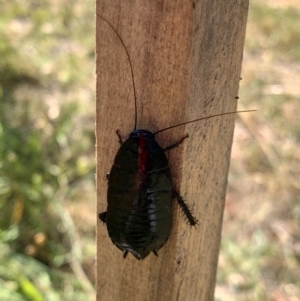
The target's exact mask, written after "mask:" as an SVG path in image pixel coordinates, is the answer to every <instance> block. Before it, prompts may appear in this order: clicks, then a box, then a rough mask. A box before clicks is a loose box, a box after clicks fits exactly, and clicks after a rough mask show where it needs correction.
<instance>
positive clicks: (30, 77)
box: [0, 0, 95, 301]
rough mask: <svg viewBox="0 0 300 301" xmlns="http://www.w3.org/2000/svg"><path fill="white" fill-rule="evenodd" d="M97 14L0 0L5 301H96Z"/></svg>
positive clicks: (77, 7)
mask: <svg viewBox="0 0 300 301" xmlns="http://www.w3.org/2000/svg"><path fill="white" fill-rule="evenodd" d="M93 16H94V2H92V1H88V3H86V2H85V3H84V4H82V3H81V2H79V1H77V2H76V1H73V2H72V5H70V3H69V1H57V2H55V1H54V2H53V1H42V2H41V1H27V2H24V1H17V0H13V1H9V2H3V1H1V15H0V41H1V42H0V57H1V60H0V122H1V123H0V167H1V168H0V300H3V301H5V300H33V301H35V300H92V299H93V296H94V289H93V284H92V282H93V276H91V277H90V280H89V279H88V277H87V275H88V274H89V273H90V275H93V268H94V267H93V258H94V255H95V246H94V227H93V223H94V214H85V211H86V209H81V208H82V207H87V208H91V207H92V206H94V204H93V202H94V200H93V198H94V174H95V160H94V145H95V135H94V109H93V108H94V21H93V20H94V17H93ZM87 20H88V22H87ZM86 33H88V34H86ZM76 206H77V207H76ZM74 207H75V208H77V209H79V208H80V210H81V215H77V216H76V214H71V212H72V208H74ZM90 211H91V210H90ZM86 219H92V220H91V222H90V223H89V224H90V225H89V227H87V226H85V227H81V228H80V227H77V225H76V224H77V223H80V222H82V221H84V220H86ZM85 223H86V222H85ZM75 225H76V226H75ZM79 228H80V232H81V233H84V234H85V237H84V238H83V239H81V238H80V237H81V236H80V235H79V233H78V229H79ZM83 240H84V243H83V242H81V241H83ZM85 269H87V271H85Z"/></svg>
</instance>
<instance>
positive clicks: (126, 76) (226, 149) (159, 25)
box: [96, 0, 248, 301]
mask: <svg viewBox="0 0 300 301" xmlns="http://www.w3.org/2000/svg"><path fill="white" fill-rule="evenodd" d="M247 11H248V1H247V0H228V1H222V0H201V1H200V0H196V1H191V0H180V1H174V0H165V1H163V0H133V1H121V0H119V1H118V0H99V1H98V2H97V14H100V15H102V16H104V17H105V18H106V19H107V20H109V21H110V22H111V24H112V25H113V26H114V27H115V29H116V30H117V31H118V33H119V34H120V35H121V37H122V38H123V40H124V42H125V44H126V47H127V49H128V52H129V54H130V57H131V61H132V65H133V70H134V77H135V81H136V90H137V99H138V108H137V110H138V128H144V129H148V130H150V131H156V130H158V129H161V128H164V127H167V126H169V125H173V124H176V123H179V122H183V121H187V120H192V119H195V118H197V117H202V116H208V115H212V114H217V113H221V112H228V111H234V110H235V109H236V99H235V97H236V96H237V95H238V86H239V79H240V73H241V62H242V53H243V45H244V37H245V29H246V20H247ZM96 18H97V40H96V43H97V70H96V72H97V107H96V109H97V199H98V209H97V212H102V211H104V210H105V209H106V192H107V182H106V178H105V175H106V172H108V171H109V170H110V167H111V165H112V163H113V159H114V156H115V154H116V152H117V150H118V147H119V145H118V139H117V136H116V134H115V131H116V129H120V131H121V134H122V135H123V137H124V138H126V137H127V136H128V135H129V133H130V132H131V131H132V130H133V126H134V97H133V87H132V81H131V75H130V68H129V63H128V60H127V57H126V53H125V51H124V49H123V48H122V45H121V43H120V41H119V40H118V39H117V37H116V35H115V34H114V33H113V32H112V30H111V29H110V28H109V26H108V25H107V24H105V22H104V21H103V20H101V19H100V18H98V17H96ZM234 119H235V116H234V115H228V116H223V117H218V118H212V119H210V120H207V121H202V122H198V123H196V124H191V125H187V126H182V127H180V128H176V129H172V130H170V131H166V132H163V133H161V134H159V135H158V137H157V140H158V142H159V143H160V144H161V145H162V146H167V145H169V144H171V143H172V142H175V141H177V140H178V138H181V137H183V136H184V135H185V134H186V133H188V134H189V136H190V138H189V139H187V140H186V141H185V142H184V144H183V145H181V146H180V147H179V148H177V149H175V150H172V151H171V152H170V153H169V155H168V156H169V160H170V165H171V170H172V174H173V177H174V183H175V187H176V189H177V190H178V191H179V192H180V193H181V195H182V196H183V197H184V199H185V200H186V202H187V203H188V204H189V205H190V207H191V208H192V210H193V212H194V215H195V216H196V217H197V218H198V219H199V226H198V227H197V228H196V229H195V228H192V229H191V227H190V226H189V225H188V224H187V223H186V221H185V220H184V217H183V216H182V215H183V214H182V213H181V211H180V208H178V204H177V203H176V202H174V211H175V216H174V228H173V230H172V234H171V236H170V238H169V240H168V242H167V244H166V245H165V246H164V247H163V248H162V249H161V250H160V251H159V257H158V258H156V257H155V256H154V255H153V254H151V255H150V256H149V257H147V258H146V259H145V260H143V261H138V260H136V259H135V258H134V257H133V256H132V255H131V254H128V256H127V258H126V259H125V260H124V259H123V257H122V253H121V251H119V250H118V249H117V248H116V247H115V246H114V245H113V244H112V243H111V241H110V239H109V237H108V234H107V229H106V227H105V226H103V224H102V223H101V222H100V221H98V225H97V244H98V252H97V261H98V267H97V275H98V280H97V300H98V301H99V300H105V301H110V300H113V301H118V300H122V301H136V300H143V301H153V300H155V301H159V300H163V301H165V300H168V301H172V300H197V301H199V300H213V293H214V286H215V278H216V269H217V260H218V252H219V246H220V239H221V227H222V217H223V209H224V202H225V193H226V182H227V175H228V168H229V161H230V151H231V144H232V137H233V129H234Z"/></svg>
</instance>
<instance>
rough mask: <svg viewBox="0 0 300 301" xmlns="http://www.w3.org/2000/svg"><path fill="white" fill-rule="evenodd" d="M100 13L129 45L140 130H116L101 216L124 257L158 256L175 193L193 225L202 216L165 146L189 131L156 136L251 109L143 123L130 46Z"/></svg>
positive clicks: (170, 214)
mask: <svg viewBox="0 0 300 301" xmlns="http://www.w3.org/2000/svg"><path fill="white" fill-rule="evenodd" d="M98 16H99V17H100V18H101V19H102V20H103V21H104V22H105V23H107V24H108V25H109V27H110V28H111V29H112V30H113V31H114V33H115V34H116V35H117V37H118V39H119V40H120V42H121V44H122V45H123V47H124V49H125V52H126V55H127V58H128V61H129V65H130V70H131V78H132V84H133V91H134V101H135V123H134V130H133V131H132V133H131V134H130V135H129V137H128V139H127V140H126V141H123V140H122V138H121V135H120V132H119V130H117V131H116V133H117V135H118V139H119V142H120V144H121V146H120V149H119V151H118V153H117V155H116V157H115V160H114V163H113V166H112V168H111V170H110V173H109V174H108V176H107V180H108V192H107V210H106V211H105V212H102V213H100V214H99V218H100V220H101V221H102V222H103V223H105V224H106V225H107V230H108V234H109V237H110V238H111V240H112V242H113V243H114V244H115V245H116V246H117V247H118V248H119V249H120V250H122V251H123V252H124V258H125V257H126V256H127V254H128V252H130V253H132V255H133V256H134V257H136V258H137V259H144V258H146V257H147V256H148V255H149V254H150V253H151V252H153V253H154V254H155V255H156V256H158V254H157V252H158V250H159V249H160V248H161V247H162V246H163V245H164V244H165V243H166V241H167V240H168V237H169V235H170V232H171V228H172V223H173V210H172V200H173V199H177V201H178V204H179V206H180V207H181V209H182V210H183V212H184V214H185V216H186V217H187V220H188V222H189V224H190V225H191V226H195V225H196V224H197V223H198V221H197V219H196V218H195V217H194V216H193V215H192V213H191V211H190V209H189V207H188V206H187V205H186V203H185V202H184V200H183V198H182V197H181V196H180V195H179V193H178V192H176V190H175V189H174V187H173V183H172V175H171V171H170V167H169V163H168V160H167V157H166V155H165V152H167V151H170V150H171V149H173V148H176V147H177V146H179V145H180V144H181V143H182V142H183V141H184V140H185V139H186V138H187V137H188V135H186V136H184V137H183V138H181V139H180V140H179V141H178V142H176V143H174V144H172V145H170V146H168V147H165V148H162V147H161V146H160V145H159V144H158V143H157V142H156V140H155V136H156V135H157V134H158V133H161V132H163V131H166V130H169V129H171V128H175V127H179V126H182V125H185V124H188V123H192V122H196V121H200V120H204V119H208V118H212V117H217V116H222V115H227V114H235V113H241V112H250V111H237V112H227V113H222V114H217V115H212V116H208V117H202V118H198V119H195V120H192V121H188V122H183V123H180V124H176V125H173V126H170V127H167V128H164V129H161V130H159V131H157V132H155V133H152V132H150V131H147V130H143V129H137V97H136V89H135V82H134V75H133V68H132V63H131V60H130V56H129V53H128V50H127V48H126V46H125V43H124V42H123V40H122V38H121V36H120V35H119V34H118V32H117V31H116V30H115V28H114V27H113V26H112V25H111V24H110V22H109V21H107V20H106V19H105V18H103V17H102V16H100V15H98ZM251 111H253V110H251Z"/></svg>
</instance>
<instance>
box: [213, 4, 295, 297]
mask: <svg viewBox="0 0 300 301" xmlns="http://www.w3.org/2000/svg"><path fill="white" fill-rule="evenodd" d="M299 20H300V3H299V2H297V1H293V0H288V1H258V0H253V1H250V11H249V19H248V26H247V34H246V46H245V53H244V62H243V71H242V81H241V87H240V93H239V94H240V95H239V96H240V99H241V104H240V105H243V106H240V109H242V108H247V109H249V108H256V109H257V113H255V114H254V115H251V116H250V114H249V115H248V116H242V115H243V114H241V115H239V116H238V121H237V125H236V131H235V141H234V144H233V150H232V157H233V158H232V161H231V169H230V175H229V186H228V193H227V201H226V208H225V216H224V227H223V239H222V249H221V253H220V258H219V269H218V285H217V289H216V300H218V301H219V300H220V301H221V300H222V301H227V300H228V301H229V300H239V301H264V300H265V301H267V300H272V301H282V300H290V301H299V300H300V202H299V200H300V152H299V149H300V85H299V83H300V72H299V71H300V69H299V58H300V27H299Z"/></svg>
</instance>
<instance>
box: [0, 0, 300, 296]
mask: <svg viewBox="0 0 300 301" xmlns="http://www.w3.org/2000/svg"><path fill="white" fill-rule="evenodd" d="M0 7H1V15H0V56H1V60H0V209H1V210H0V300H3V301H6V300H9V301H14V300H16V301H19V300H20V301H21V300H33V301H37V300H51V301H52V300H53V301H55V300H65V301H68V300H72V301H77V300H93V297H94V289H93V285H94V256H95V242H94V231H95V229H94V228H95V220H94V219H95V208H94V186H95V185H94V173H95V166H94V164H95V160H94V145H95V138H94V111H95V110H94V97H95V96H94V95H95V78H94V77H95V76H94V69H95V67H94V21H93V20H94V2H92V1H90V0H88V1H87V2H84V3H82V2H79V1H76V0H74V1H72V3H71V5H70V2H69V1H66V0H61V1H33V0H31V1H27V2H24V1H20V0H19V1H17V0H12V1H9V2H3V1H1V4H0ZM299 16H300V5H299V3H298V2H297V1H292V0H288V1H266V0H265V1H258V0H253V1H251V3H250V12H249V22H248V28H247V39H246V50H245V55H244V66H243V73H242V78H243V79H242V81H241V89H240V99H241V103H242V104H243V105H244V106H245V107H246V108H247V109H252V108H256V109H257V110H258V112H257V113H256V114H254V115H253V114H248V115H247V114H241V115H239V120H238V122H237V127H236V134H235V135H236V139H235V143H234V146H233V151H232V154H233V159H232V164H231V171H230V176H229V187H228V194H227V202H226V208H225V209H226V210H225V217H224V229H223V240H222V249H221V254H220V259H219V273H218V285H217V288H216V300H220V301H227V300H239V301H248V300H249V301H250V300H251V301H256V300H257V301H263V300H274V301H277V300H278V301H281V300H291V301H297V300H300V289H299V288H300V203H299V196H300V184H299V183H300V182H299V179H300V152H299V149H300V145H299V144H300V121H299V116H300V106H299V98H300V85H299V82H300V72H299V58H300V29H299V26H298V25H299V24H298V23H299V22H298V20H299ZM240 109H243V108H242V107H241V108H240Z"/></svg>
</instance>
